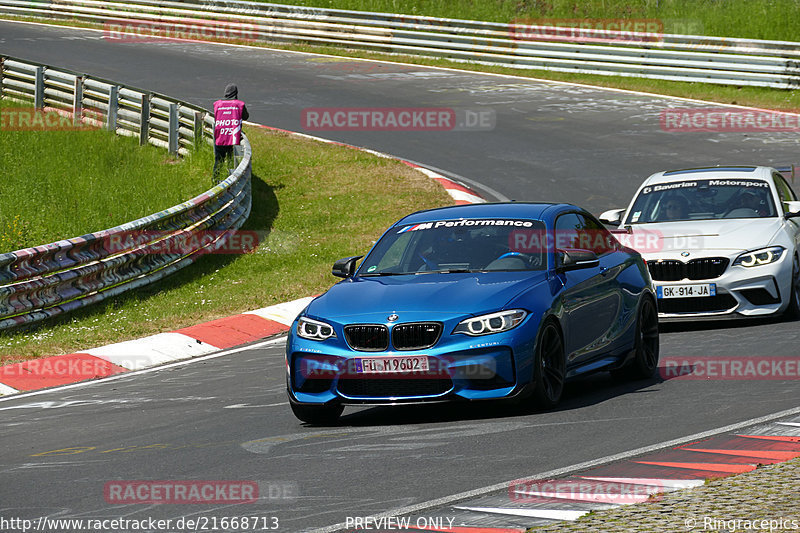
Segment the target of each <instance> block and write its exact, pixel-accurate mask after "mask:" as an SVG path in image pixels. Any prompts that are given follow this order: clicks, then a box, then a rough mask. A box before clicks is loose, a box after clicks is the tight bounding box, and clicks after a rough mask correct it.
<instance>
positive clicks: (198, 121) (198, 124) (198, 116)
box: [194, 111, 205, 150]
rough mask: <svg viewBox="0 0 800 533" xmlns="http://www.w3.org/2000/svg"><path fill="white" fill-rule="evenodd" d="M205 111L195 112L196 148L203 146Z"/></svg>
mask: <svg viewBox="0 0 800 533" xmlns="http://www.w3.org/2000/svg"><path fill="white" fill-rule="evenodd" d="M204 120H205V113H201V112H200V111H195V112H194V149H195V150H199V149H200V148H201V147H202V146H203V121H204Z"/></svg>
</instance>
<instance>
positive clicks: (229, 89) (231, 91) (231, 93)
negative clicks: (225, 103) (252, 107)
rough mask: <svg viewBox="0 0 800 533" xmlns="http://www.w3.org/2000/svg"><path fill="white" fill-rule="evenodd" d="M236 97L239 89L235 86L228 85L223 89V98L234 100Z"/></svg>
mask: <svg viewBox="0 0 800 533" xmlns="http://www.w3.org/2000/svg"><path fill="white" fill-rule="evenodd" d="M237 96H239V88H238V87H237V86H236V85H234V84H232V83H229V84H228V85H227V86H226V87H225V98H229V99H236V97H237Z"/></svg>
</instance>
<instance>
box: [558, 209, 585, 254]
mask: <svg viewBox="0 0 800 533" xmlns="http://www.w3.org/2000/svg"><path fill="white" fill-rule="evenodd" d="M585 229H586V228H585V226H584V222H583V217H579V216H578V214H577V213H566V214H564V215H560V216H559V217H558V218H557V219H556V226H555V243H556V248H558V249H560V250H563V249H565V248H581V245H580V241H581V238H580V236H581V233H582V232H583V231H584V230H585Z"/></svg>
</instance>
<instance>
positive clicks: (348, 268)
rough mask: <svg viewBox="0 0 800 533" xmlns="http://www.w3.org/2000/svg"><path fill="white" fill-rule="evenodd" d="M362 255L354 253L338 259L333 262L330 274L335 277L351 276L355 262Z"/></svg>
mask: <svg viewBox="0 0 800 533" xmlns="http://www.w3.org/2000/svg"><path fill="white" fill-rule="evenodd" d="M362 257H364V256H363V255H354V256H352V257H345V258H344V259H339V260H338V261H336V262H335V263H334V264H333V269H331V274H333V275H334V276H336V277H337V278H349V277H351V276H352V275H353V274H354V273H355V271H356V262H357V261H358V260H359V259H361V258H362Z"/></svg>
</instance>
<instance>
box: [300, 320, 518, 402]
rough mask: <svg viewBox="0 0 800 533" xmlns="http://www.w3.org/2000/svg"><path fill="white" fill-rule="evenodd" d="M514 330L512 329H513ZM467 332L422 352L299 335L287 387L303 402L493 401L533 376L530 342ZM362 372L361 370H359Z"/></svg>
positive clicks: (515, 393) (510, 394) (508, 393)
mask: <svg viewBox="0 0 800 533" xmlns="http://www.w3.org/2000/svg"><path fill="white" fill-rule="evenodd" d="M509 333H510V332H509ZM498 337H505V338H504V339H502V338H498V339H492V341H490V342H486V340H485V339H480V338H470V337H465V338H464V339H463V340H461V341H460V342H456V343H449V345H447V346H445V347H443V348H439V349H436V347H434V348H431V349H428V350H419V351H385V352H364V351H354V350H351V349H342V348H338V349H337V348H336V347H335V346H324V345H322V343H317V342H313V341H306V340H304V339H299V338H297V337H294V338H293V339H290V341H289V342H287V355H286V357H287V360H286V362H287V389H288V393H289V397H290V400H292V401H293V402H295V403H300V404H327V403H339V404H348V405H349V404H354V405H364V404H368V405H381V404H398V403H429V402H440V401H452V400H492V399H501V398H509V397H512V396H515V395H517V394H518V393H519V391H520V390H521V389H522V388H523V387H522V385H524V384H526V383H528V382H529V381H530V372H531V366H532V361H529V360H528V358H525V357H520V354H521V353H525V352H527V353H529V354H531V358H532V354H533V340H531V342H530V343H522V344H515V343H505V342H502V341H504V340H505V341H509V340H513V338H514V337H513V336H512V335H510V334H504V335H498ZM409 356H413V357H418V356H424V357H426V358H427V361H428V370H426V371H416V372H397V373H385V374H365V373H363V365H362V364H360V363H359V361H358V360H361V359H366V358H384V357H409ZM360 369H361V370H362V372H359V370H360Z"/></svg>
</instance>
